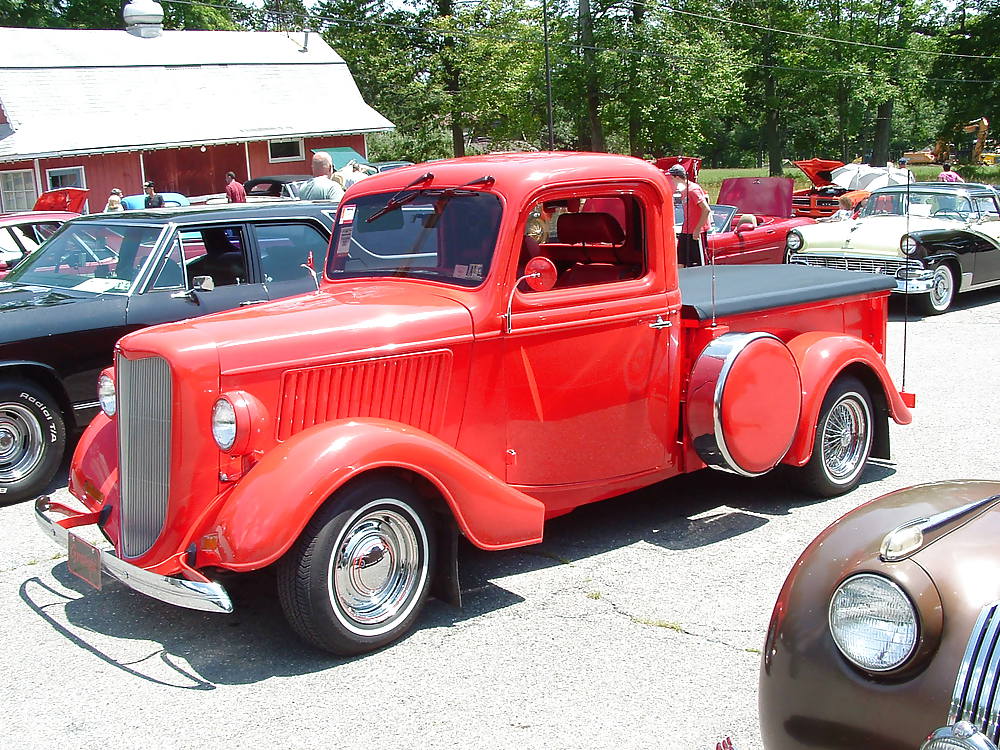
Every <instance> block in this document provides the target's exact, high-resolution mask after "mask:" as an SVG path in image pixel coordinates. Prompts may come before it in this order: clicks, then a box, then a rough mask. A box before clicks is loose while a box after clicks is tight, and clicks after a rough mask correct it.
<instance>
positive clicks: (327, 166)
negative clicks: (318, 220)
mask: <svg viewBox="0 0 1000 750" xmlns="http://www.w3.org/2000/svg"><path fill="white" fill-rule="evenodd" d="M312 173H313V178H312V179H311V180H309V182H307V183H306V184H305V185H303V186H302V187H301V188H300V189H299V198H301V199H302V200H304V201H339V200H340V199H341V198H343V197H344V188H343V187H342V186H341V185H340V184H339V183H337V182H334V180H332V179H331V178H330V175H331V174H332V173H333V160H332V159H330V155H329V154H328V153H326V152H325V151H318V152H317V153H315V154H313V158H312Z"/></svg>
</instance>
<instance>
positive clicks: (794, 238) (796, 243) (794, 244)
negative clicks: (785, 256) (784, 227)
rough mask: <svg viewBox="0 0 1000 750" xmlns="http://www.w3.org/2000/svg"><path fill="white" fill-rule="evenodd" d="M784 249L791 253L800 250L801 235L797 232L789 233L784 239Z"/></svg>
mask: <svg viewBox="0 0 1000 750" xmlns="http://www.w3.org/2000/svg"><path fill="white" fill-rule="evenodd" d="M785 247H787V248H788V249H789V250H791V251H792V252H795V251H797V250H800V249H801V248H802V235H801V234H799V233H798V232H789V233H788V236H787V237H785Z"/></svg>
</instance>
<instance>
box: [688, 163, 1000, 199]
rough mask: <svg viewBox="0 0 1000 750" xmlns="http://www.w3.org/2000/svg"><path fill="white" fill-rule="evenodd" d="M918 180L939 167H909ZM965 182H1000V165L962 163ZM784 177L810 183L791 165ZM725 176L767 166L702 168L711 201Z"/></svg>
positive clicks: (799, 184)
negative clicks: (752, 167)
mask: <svg viewBox="0 0 1000 750" xmlns="http://www.w3.org/2000/svg"><path fill="white" fill-rule="evenodd" d="M910 171H911V172H913V175H914V177H916V179H917V181H918V182H928V181H932V180H935V179H937V176H938V175H939V174H941V167H939V166H937V165H936V164H923V165H919V166H915V167H911V168H910ZM955 171H956V172H958V173H959V174H960V175H962V177H964V178H965V180H966V181H967V182H985V183H987V184H994V183H996V184H1000V167H985V166H970V165H962V166H959V167H958V168H957V169H956V170H955ZM784 176H785V177H791V178H792V179H793V180H795V190H802V189H804V188H808V187H810V186H811V184H812V183H810V182H809V179H808V178H807V177H806V176H805V175H804V174H802V172H800V171H799V170H798V169H796V168H794V167H792V168H791V169H786V170H785V173H784ZM727 177H767V167H763V168H761V169H703V170H701V173H700V174H699V175H698V184H699V185H701V186H702V187H703V188H704V189H705V192H707V193H708V197H709V200H710V201H711V202H712V203H715V201H716V200H717V199H718V197H719V190H720V189H721V188H722V181H723V180H724V179H726V178H727Z"/></svg>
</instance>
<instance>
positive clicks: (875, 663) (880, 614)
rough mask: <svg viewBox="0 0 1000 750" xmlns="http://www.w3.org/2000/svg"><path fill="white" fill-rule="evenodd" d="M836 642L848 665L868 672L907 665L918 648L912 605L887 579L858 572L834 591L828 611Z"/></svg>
mask: <svg viewBox="0 0 1000 750" xmlns="http://www.w3.org/2000/svg"><path fill="white" fill-rule="evenodd" d="M829 623H830V633H831V634H832V635H833V641H834V643H836V644H837V648H838V649H840V653H841V654H843V655H844V658H846V659H847V660H848V661H849V662H851V663H852V664H854V665H856V666H858V667H861V668H862V669H865V670H867V671H869V672H888V671H891V670H893V669H896V668H897V667H900V666H902V665H903V664H905V663H906V662H907V661H908V660H909V659H910V657H912V656H913V653H914V650H915V649H916V646H917V638H918V631H919V627H918V621H917V613H916V610H915V609H914V608H913V603H912V602H911V601H910V599H909V597H908V596H907V595H906V594H905V593H903V590H902V589H901V588H900V587H899V586H897V585H896V584H895V583H893V582H892V581H890V580H889V579H888V578H884V577H882V576H879V575H874V574H871V573H859V574H858V575H855V576H851V577H850V578H848V579H847V580H845V581H844V582H843V583H841V584H840V585H839V586H838V587H837V590H836V591H834V592H833V598H832V599H831V600H830V612H829Z"/></svg>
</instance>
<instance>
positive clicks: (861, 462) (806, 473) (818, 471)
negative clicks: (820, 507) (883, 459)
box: [797, 377, 873, 497]
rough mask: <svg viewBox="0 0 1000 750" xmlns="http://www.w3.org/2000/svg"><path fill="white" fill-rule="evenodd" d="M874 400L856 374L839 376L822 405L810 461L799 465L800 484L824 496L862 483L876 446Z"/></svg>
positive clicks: (838, 492)
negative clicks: (874, 437)
mask: <svg viewBox="0 0 1000 750" xmlns="http://www.w3.org/2000/svg"><path fill="white" fill-rule="evenodd" d="M872 428H873V423H872V402H871V397H870V396H869V394H868V389H867V388H866V387H865V385H864V384H863V383H862V382H861V381H860V380H858V379H857V378H854V377H842V378H839V379H838V380H836V381H835V382H834V383H833V385H832V386H830V390H829V391H827V393H826V397H825V398H824V399H823V405H822V406H821V407H820V414H819V420H818V422H817V424H816V435H815V439H814V442H813V450H812V455H811V456H810V457H809V463H807V464H806V465H805V466H803V467H802V468H800V469H797V473H798V479H799V484H800V485H801V486H802V488H803V489H805V490H806V491H807V492H810V493H812V494H815V495H818V496H820V497H835V496H836V495H842V494H844V493H845V492H850V491H851V490H853V489H854V488H855V487H857V486H858V482H859V481H860V480H861V472H862V471H863V470H864V468H865V463H866V462H867V461H868V456H869V455H870V454H871V449H872V431H873V429H872Z"/></svg>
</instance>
